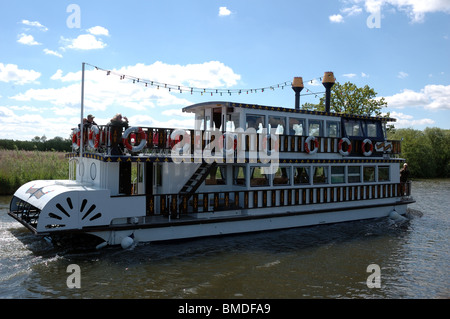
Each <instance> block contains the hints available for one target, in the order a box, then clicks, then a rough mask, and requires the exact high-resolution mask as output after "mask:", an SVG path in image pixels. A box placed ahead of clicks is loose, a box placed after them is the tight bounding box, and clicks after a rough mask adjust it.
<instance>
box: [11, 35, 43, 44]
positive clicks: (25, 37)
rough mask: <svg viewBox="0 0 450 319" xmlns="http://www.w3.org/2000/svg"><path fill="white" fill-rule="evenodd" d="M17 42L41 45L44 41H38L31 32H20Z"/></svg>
mask: <svg viewBox="0 0 450 319" xmlns="http://www.w3.org/2000/svg"><path fill="white" fill-rule="evenodd" d="M17 42H19V43H22V44H25V45H41V44H42V43H39V42H37V41H36V40H34V37H33V36H32V35H29V34H25V33H21V34H19V39H18V40H17Z"/></svg>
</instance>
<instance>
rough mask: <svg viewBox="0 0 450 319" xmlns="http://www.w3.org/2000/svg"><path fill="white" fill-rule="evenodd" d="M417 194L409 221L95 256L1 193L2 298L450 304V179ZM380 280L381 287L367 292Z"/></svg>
mask: <svg viewBox="0 0 450 319" xmlns="http://www.w3.org/2000/svg"><path fill="white" fill-rule="evenodd" d="M413 196H414V198H415V199H416V201H417V202H416V203H415V204H412V205H410V209H409V211H408V216H407V217H408V219H407V221H405V222H394V221H392V220H390V219H389V218H383V219H376V220H368V221H356V222H349V223H342V224H333V225H321V226H314V227H308V228H297V229H289V230H281V231H271V232H263V233H255V234H245V235H236V236H226V237H217V238H206V239H205V238H204V239H195V240H188V241H183V242H181V241H180V242H170V243H158V244H153V243H150V244H138V245H136V246H134V247H132V248H131V249H128V250H123V249H121V248H120V247H106V248H103V249H101V250H96V251H82V250H79V249H77V250H74V249H71V248H67V247H64V248H61V247H53V246H52V245H51V244H49V243H47V242H46V241H45V240H41V239H38V238H37V237H35V236H34V235H32V234H31V233H30V232H29V231H27V230H26V229H25V228H24V227H22V226H21V225H20V224H19V223H17V222H15V221H14V220H12V219H11V218H10V217H9V216H8V215H7V208H8V206H9V200H10V198H11V197H0V298H69V299H72V298H165V299H172V298H188V299H197V298H204V299H216V298H221V299H233V300H234V299H241V298H243V299H254V298H274V299H278V298H283V299H284V298H357V299H362V298H364V299H366V298H382V299H384V298H414V299H415V298H426V299H428V298H433V299H434V298H438V299H440V298H450V276H449V274H450V272H449V270H448V267H449V266H450V249H449V238H450V236H449V235H450V227H449V226H450V220H449V215H448V212H449V207H450V180H448V179H446V180H426V181H414V182H413ZM74 264H75V265H78V266H79V271H78V272H77V274H79V276H78V277H77V278H78V279H79V280H78V281H76V280H72V279H73V277H71V276H72V274H75V273H72V271H73V270H71V269H70V267H69V265H74ZM369 265H375V267H378V270H372V269H369V271H368V267H369ZM68 268H69V269H68ZM374 275H376V276H377V277H378V278H379V279H380V281H379V283H380V284H379V285H375V287H373V288H369V286H368V284H367V282H368V277H369V276H372V277H373V276H374ZM69 277H71V278H72V279H70V280H68V278H69ZM372 277H371V280H369V283H370V284H372V286H373V283H375V281H374V280H372ZM68 282H69V285H70V284H74V283H77V284H78V285H79V288H77V287H75V288H69V287H68Z"/></svg>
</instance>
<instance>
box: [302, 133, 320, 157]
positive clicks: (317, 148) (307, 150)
mask: <svg viewBox="0 0 450 319" xmlns="http://www.w3.org/2000/svg"><path fill="white" fill-rule="evenodd" d="M311 141H313V142H314V149H313V150H310V149H309V145H310V144H309V143H311ZM318 150H319V141H318V139H317V138H316V137H315V136H313V135H311V136H308V138H307V139H306V140H305V152H306V153H308V154H315V153H317V151H318Z"/></svg>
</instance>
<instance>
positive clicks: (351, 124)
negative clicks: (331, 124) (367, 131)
mask: <svg viewBox="0 0 450 319" xmlns="http://www.w3.org/2000/svg"><path fill="white" fill-rule="evenodd" d="M344 127H345V132H346V133H347V136H363V133H362V129H361V122H360V121H357V120H344Z"/></svg>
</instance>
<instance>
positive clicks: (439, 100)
mask: <svg viewBox="0 0 450 319" xmlns="http://www.w3.org/2000/svg"><path fill="white" fill-rule="evenodd" d="M385 99H386V102H387V103H388V106H389V107H396V108H400V109H401V108H405V107H423V108H425V109H429V110H450V85H447V86H445V85H434V84H429V85H426V86H425V87H424V88H423V89H421V90H420V92H415V91H413V90H408V89H405V90H403V92H401V93H397V94H394V95H392V96H387V97H385Z"/></svg>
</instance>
